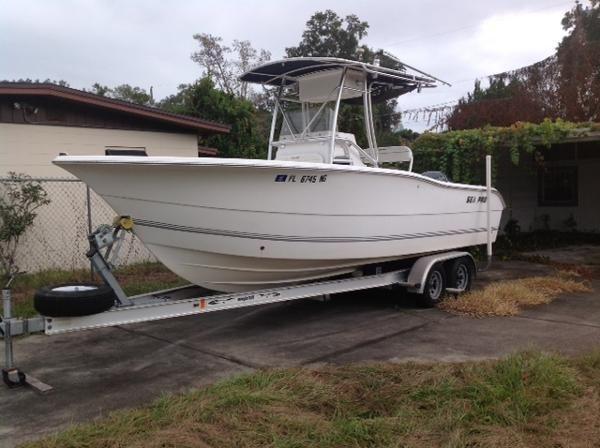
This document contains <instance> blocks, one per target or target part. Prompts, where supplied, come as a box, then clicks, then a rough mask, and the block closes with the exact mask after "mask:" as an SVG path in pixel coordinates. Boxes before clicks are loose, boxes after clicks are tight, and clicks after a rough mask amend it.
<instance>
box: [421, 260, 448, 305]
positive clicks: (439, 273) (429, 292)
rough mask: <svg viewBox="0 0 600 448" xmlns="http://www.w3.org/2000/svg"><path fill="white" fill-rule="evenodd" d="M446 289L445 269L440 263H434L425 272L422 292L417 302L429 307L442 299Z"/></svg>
mask: <svg viewBox="0 0 600 448" xmlns="http://www.w3.org/2000/svg"><path fill="white" fill-rule="evenodd" d="M445 291H446V271H445V269H444V265H443V264H442V263H436V264H434V265H433V266H432V267H431V269H430V270H429V272H428V273H427V279H426V280H425V286H424V288H423V293H422V294H419V304H420V305H421V306H422V307H425V308H431V307H434V306H436V305H438V304H439V303H441V302H442V300H444V296H445Z"/></svg>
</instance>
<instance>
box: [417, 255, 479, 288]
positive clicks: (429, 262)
mask: <svg viewBox="0 0 600 448" xmlns="http://www.w3.org/2000/svg"><path fill="white" fill-rule="evenodd" d="M461 257H469V258H470V259H471V260H472V261H473V265H475V260H474V259H473V256H472V255H471V254H470V253H469V252H464V251H452V252H443V253H440V254H433V255H427V256H425V257H421V258H419V259H418V260H417V261H416V262H415V264H413V265H412V267H411V268H410V272H409V273H408V279H407V284H408V285H409V286H408V287H407V288H406V289H407V291H408V292H414V293H417V294H423V290H424V288H425V282H426V280H427V276H428V275H429V271H430V270H431V268H432V266H434V265H435V264H436V263H440V262H445V261H448V260H453V259H455V258H461Z"/></svg>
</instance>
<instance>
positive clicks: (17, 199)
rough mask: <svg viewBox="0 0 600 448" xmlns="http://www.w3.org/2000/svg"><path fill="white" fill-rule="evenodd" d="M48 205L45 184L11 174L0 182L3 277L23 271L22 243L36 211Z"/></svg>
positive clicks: (0, 260)
mask: <svg viewBox="0 0 600 448" xmlns="http://www.w3.org/2000/svg"><path fill="white" fill-rule="evenodd" d="M48 203H50V200H49V199H48V195H47V193H46V191H45V190H44V188H43V187H42V185H41V184H40V183H39V182H37V181H33V180H32V179H31V177H29V176H27V175H25V174H16V173H13V172H11V173H9V175H8V178H6V179H3V180H2V182H1V183H0V277H2V278H5V279H7V278H10V277H11V276H13V275H15V274H17V273H18V272H19V267H18V266H17V263H16V254H17V249H18V247H19V241H20V240H21V238H22V237H23V235H24V234H25V232H26V230H27V229H28V228H29V227H30V226H31V225H32V224H33V221H34V220H35V217H36V216H37V213H36V210H37V209H38V208H40V207H41V206H43V205H46V204H48Z"/></svg>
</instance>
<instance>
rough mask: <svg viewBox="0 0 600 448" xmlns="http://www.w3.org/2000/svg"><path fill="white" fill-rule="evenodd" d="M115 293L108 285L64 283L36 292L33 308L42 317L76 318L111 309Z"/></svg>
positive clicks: (45, 287)
mask: <svg viewBox="0 0 600 448" xmlns="http://www.w3.org/2000/svg"><path fill="white" fill-rule="evenodd" d="M114 303H115V293H114V292H113V290H112V289H111V288H110V287H109V286H107V285H98V284H96V283H62V284H60V285H50V286H44V287H43V288H40V289H38V290H37V291H36V293H35V295H34V297H33V306H34V308H35V309H36V311H37V312H38V313H40V314H41V315H42V316H49V317H75V316H88V315H90V314H97V313H101V312H103V311H106V310H108V309H109V308H111V307H112V306H113V305H114Z"/></svg>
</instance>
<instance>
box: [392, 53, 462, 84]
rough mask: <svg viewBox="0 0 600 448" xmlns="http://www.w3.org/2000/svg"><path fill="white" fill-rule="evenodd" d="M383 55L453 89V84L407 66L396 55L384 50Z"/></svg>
mask: <svg viewBox="0 0 600 448" xmlns="http://www.w3.org/2000/svg"><path fill="white" fill-rule="evenodd" d="M382 53H383V54H384V55H386V56H387V57H388V58H390V59H393V60H394V61H396V62H399V63H400V64H402V65H403V66H405V67H407V68H410V69H411V70H414V71H415V72H418V73H420V74H422V75H425V76H429V77H430V78H431V79H435V80H436V81H439V82H441V83H442V84H446V85H447V86H449V87H452V84H450V83H449V82H446V81H444V80H442V79H440V78H436V77H435V76H433V75H430V74H429V73H425V72H424V71H421V70H419V69H418V68H414V67H411V66H410V65H408V64H405V63H404V62H402V61H401V60H400V59H398V58H397V57H396V56H394V55H393V54H392V53H390V52H389V51H385V50H382Z"/></svg>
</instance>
